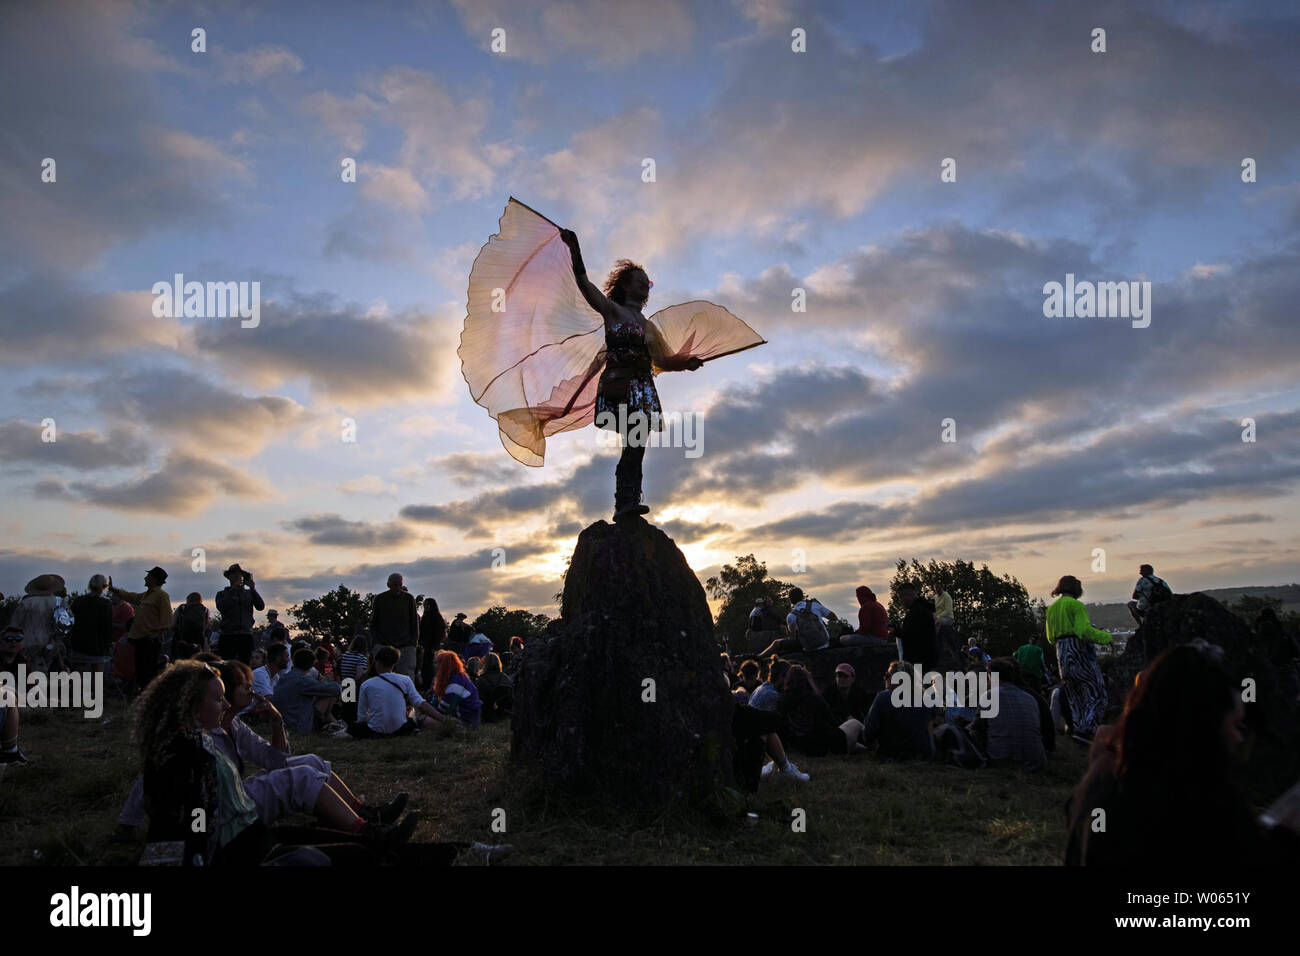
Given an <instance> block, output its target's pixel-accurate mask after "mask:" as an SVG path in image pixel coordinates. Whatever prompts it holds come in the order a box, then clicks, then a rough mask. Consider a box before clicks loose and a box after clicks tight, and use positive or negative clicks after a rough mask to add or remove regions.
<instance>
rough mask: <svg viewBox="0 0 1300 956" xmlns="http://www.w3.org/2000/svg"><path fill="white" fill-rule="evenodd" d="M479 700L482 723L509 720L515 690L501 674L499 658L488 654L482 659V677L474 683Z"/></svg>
mask: <svg viewBox="0 0 1300 956" xmlns="http://www.w3.org/2000/svg"><path fill="white" fill-rule="evenodd" d="M475 686H476V687H478V696H479V700H481V701H482V702H483V709H482V711H481V712H480V713H481V715H482V720H483V721H484V723H492V722H494V721H498V720H509V719H510V714H511V711H512V710H513V708H514V703H515V690H514V686H513V685H512V684H511V682H510V678H509V677H507V676H506V675H505V674H503V673H502V672H501V658H500V657H498V656H497V655H496V654H489V655H488V656H487V657H485V658H483V676H482V677H480V678H479V679H478V680H477V681H476V682H475Z"/></svg>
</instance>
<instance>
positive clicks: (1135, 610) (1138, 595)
mask: <svg viewBox="0 0 1300 956" xmlns="http://www.w3.org/2000/svg"><path fill="white" fill-rule="evenodd" d="M1138 575H1139V577H1138V582H1137V586H1136V587H1134V588H1133V598H1134V599H1133V600H1132V601H1129V602H1128V612H1129V613H1130V614H1132V615H1133V620H1134V621H1136V622H1137V623H1138V626H1139V627H1140V626H1141V625H1142V622H1143V621H1144V620H1145V619H1146V616H1147V611H1149V610H1150V609H1151V607H1152V605H1155V604H1163V603H1164V602H1165V601H1168V600H1169V599H1170V598H1171V597H1173V596H1174V592H1173V589H1172V588H1170V587H1169V585H1168V584H1166V583H1165V581H1164V579H1163V578H1158V577H1156V572H1155V569H1154V568H1153V567H1151V565H1149V564H1144V565H1142V566H1140V567H1139V568H1138Z"/></svg>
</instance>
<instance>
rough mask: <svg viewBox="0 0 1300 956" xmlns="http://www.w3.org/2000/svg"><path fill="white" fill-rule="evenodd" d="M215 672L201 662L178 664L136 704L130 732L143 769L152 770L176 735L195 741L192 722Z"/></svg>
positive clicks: (213, 678)
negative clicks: (188, 737)
mask: <svg viewBox="0 0 1300 956" xmlns="http://www.w3.org/2000/svg"><path fill="white" fill-rule="evenodd" d="M217 679H218V675H217V672H216V671H215V670H214V669H213V668H212V667H210V666H208V665H207V664H205V663H203V662H202V661H194V660H189V661H177V662H176V663H175V664H172V665H171V666H170V667H168V668H167V669H166V670H165V671H163V672H162V673H161V674H159V675H158V676H157V677H155V678H154V679H153V680H152V681H151V682H150V684H149V686H148V687H146V688H145V689H144V692H143V693H142V694H141V695H140V699H139V700H137V701H136V702H135V709H134V714H133V716H134V722H133V726H132V729H131V733H132V736H133V737H134V738H135V742H136V745H137V746H138V747H139V748H140V762H141V765H142V766H145V767H149V766H153V765H154V764H155V763H156V762H157V761H158V758H159V757H160V756H161V754H162V750H163V748H164V747H166V746H167V744H169V743H170V742H171V741H172V739H173V738H175V737H176V736H177V735H178V734H183V735H185V736H191V737H197V736H198V733H199V731H198V727H197V726H196V725H195V719H196V718H197V716H198V713H199V705H200V704H201V703H202V701H203V695H204V694H206V693H207V690H208V683H209V682H210V681H214V680H217Z"/></svg>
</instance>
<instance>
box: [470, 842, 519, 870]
mask: <svg viewBox="0 0 1300 956" xmlns="http://www.w3.org/2000/svg"><path fill="white" fill-rule="evenodd" d="M469 852H470V854H471V855H472V856H473V857H474V858H475V859H477V860H482V861H483V863H484V865H485V866H495V865H496V864H498V863H500V862H501V861H502V860H504V859H505V858H506V857H508V856H509V855H510V854H511V853H514V852H515V848H514V844H511V843H478V842H475V843H471V844H470V845H469Z"/></svg>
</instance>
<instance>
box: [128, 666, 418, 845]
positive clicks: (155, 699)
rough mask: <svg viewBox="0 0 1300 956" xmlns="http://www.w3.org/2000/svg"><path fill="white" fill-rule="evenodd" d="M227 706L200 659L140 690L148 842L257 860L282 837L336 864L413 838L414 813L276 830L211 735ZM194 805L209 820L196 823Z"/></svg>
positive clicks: (138, 724) (138, 735)
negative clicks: (394, 820)
mask: <svg viewBox="0 0 1300 956" xmlns="http://www.w3.org/2000/svg"><path fill="white" fill-rule="evenodd" d="M228 708H229V704H228V703H227V701H226V697H225V687H224V685H223V684H222V682H221V677H220V675H219V674H218V673H217V671H216V670H215V669H214V668H213V667H212V666H211V665H209V664H205V663H203V662H201V661H197V660H188V661H178V662H176V663H175V664H173V665H172V666H171V667H168V668H167V669H166V670H165V671H163V672H162V673H160V674H159V675H158V676H157V677H156V678H155V679H154V680H153V681H151V682H150V683H149V685H148V686H147V687H146V688H145V690H144V691H143V693H141V695H140V698H139V700H138V701H137V703H136V706H135V711H134V734H135V740H136V743H137V745H138V746H139V750H140V762H141V770H142V773H143V776H144V794H145V805H146V807H147V809H148V813H149V839H150V841H151V842H155V843H158V842H183V844H184V852H183V854H182V857H181V859H182V861H183V862H184V863H185V864H186V865H193V864H195V863H199V864H202V865H208V866H241V865H242V866H256V865H258V864H260V863H261V862H263V860H265V859H266V858H267V856H268V855H269V854H270V852H271V850H272V849H273V847H274V846H275V845H276V844H277V843H279V844H293V845H313V846H316V847H318V848H319V850H321V851H322V852H324V853H325V855H326V856H327V857H329V858H330V859H331V860H334V861H335V862H351V863H367V862H369V863H373V862H376V861H377V860H378V859H379V858H381V857H382V856H383V855H385V854H387V853H388V852H389V851H391V850H395V849H396V848H397V847H399V846H401V844H403V843H405V842H406V841H407V840H408V839H410V836H411V833H412V832H413V831H414V829H415V827H416V825H417V824H418V822H419V814H417V813H412V814H408V815H407V817H406V819H404V820H403V821H402V822H401V823H400V824H397V825H390V824H379V823H370V822H367V821H364V820H359V825H355V824H354V830H353V832H351V833H348V832H343V831H336V830H321V829H313V828H306V829H304V828H277V829H276V830H272V829H271V828H270V827H268V826H267V825H266V824H265V823H264V822H263V821H262V819H261V815H260V813H259V811H258V807H257V804H256V802H255V801H254V800H253V798H252V797H250V796H249V794H248V792H247V791H246V790H245V789H244V785H243V781H242V780H240V777H239V771H238V769H237V768H236V767H235V765H234V764H233V763H231V761H230V759H229V758H228V757H227V756H226V754H225V752H224V751H223V749H222V747H221V745H219V744H218V743H217V742H216V741H215V740H214V739H213V736H212V732H213V731H215V730H217V729H218V728H220V726H221V720H222V717H223V716H224V713H225V711H226V710H227V709H228ZM196 810H202V811H203V819H204V820H205V826H202V827H195V826H194V825H193V823H194V820H195V818H196V817H195V811H196ZM358 819H359V818H358Z"/></svg>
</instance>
